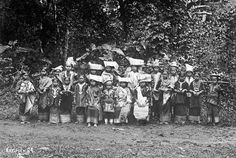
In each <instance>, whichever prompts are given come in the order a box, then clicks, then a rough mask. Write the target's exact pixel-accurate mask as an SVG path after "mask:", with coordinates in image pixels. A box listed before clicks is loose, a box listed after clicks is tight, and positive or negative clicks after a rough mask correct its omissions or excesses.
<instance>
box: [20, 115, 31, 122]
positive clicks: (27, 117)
mask: <svg viewBox="0 0 236 158" xmlns="http://www.w3.org/2000/svg"><path fill="white" fill-rule="evenodd" d="M19 119H20V121H22V122H25V121H28V120H29V116H25V115H20V116H19Z"/></svg>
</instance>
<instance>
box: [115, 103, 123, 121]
mask: <svg viewBox="0 0 236 158" xmlns="http://www.w3.org/2000/svg"><path fill="white" fill-rule="evenodd" d="M121 108H122V107H115V113H114V119H115V120H114V123H121V122H120V112H121Z"/></svg>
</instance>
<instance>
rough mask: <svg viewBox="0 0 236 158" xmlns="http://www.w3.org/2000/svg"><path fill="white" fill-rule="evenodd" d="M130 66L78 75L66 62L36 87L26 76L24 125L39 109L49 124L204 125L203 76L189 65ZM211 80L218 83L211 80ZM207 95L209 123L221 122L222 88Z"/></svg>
mask: <svg viewBox="0 0 236 158" xmlns="http://www.w3.org/2000/svg"><path fill="white" fill-rule="evenodd" d="M127 59H128V61H129V65H128V66H125V65H118V64H117V62H115V61H104V62H103V64H99V63H96V61H93V62H89V63H80V65H79V68H78V69H77V70H75V69H74V68H73V64H71V63H69V62H67V63H66V65H65V68H64V70H63V69H62V67H61V66H59V67H57V68H54V69H53V71H52V73H51V74H48V67H44V68H43V69H42V70H41V72H40V77H39V79H38V82H33V81H32V80H31V78H30V77H29V74H28V73H27V72H23V73H22V79H21V80H20V81H19V82H18V84H17V87H16V89H17V92H18V96H19V98H20V99H19V100H20V107H19V115H20V120H21V122H22V123H27V122H29V116H30V112H31V110H32V108H33V106H34V105H35V104H36V103H37V105H38V121H43V122H44V121H49V122H50V123H59V122H62V123H66V122H71V121H74V122H76V123H87V125H88V126H98V124H101V123H104V124H128V123H129V121H130V120H136V122H137V123H139V124H146V123H147V122H149V121H150V120H155V121H157V122H159V123H160V124H169V123H170V122H172V121H174V123H177V124H185V123H186V121H190V122H191V123H200V122H201V121H200V120H201V118H200V112H201V102H202V101H201V95H202V94H203V93H206V91H204V88H203V82H202V81H201V76H200V74H199V73H198V72H194V69H193V66H191V65H189V64H185V65H178V64H177V62H169V63H168V64H164V65H163V64H162V62H161V61H160V60H157V59H156V60H153V61H152V62H149V63H147V64H145V62H144V60H141V59H134V58H131V57H127ZM212 80H216V78H215V77H214V76H212ZM209 87H210V89H209V91H208V92H207V94H208V99H207V108H208V110H207V112H208V123H213V124H217V123H219V121H220V119H219V107H218V98H219V97H218V96H219V93H218V91H219V85H218V84H217V82H212V83H210V86H209Z"/></svg>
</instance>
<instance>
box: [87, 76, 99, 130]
mask: <svg viewBox="0 0 236 158" xmlns="http://www.w3.org/2000/svg"><path fill="white" fill-rule="evenodd" d="M88 79H89V81H90V86H89V87H88V89H87V100H88V107H87V123H88V127H90V126H91V123H93V124H94V126H95V127H97V125H98V118H99V110H100V109H101V104H100V103H101V90H100V88H99V86H98V84H97V83H98V82H102V78H101V76H97V75H89V76H88Z"/></svg>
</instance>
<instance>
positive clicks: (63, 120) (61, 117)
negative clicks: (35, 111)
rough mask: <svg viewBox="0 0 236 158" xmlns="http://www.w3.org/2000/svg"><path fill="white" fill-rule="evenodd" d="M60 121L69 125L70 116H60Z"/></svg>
mask: <svg viewBox="0 0 236 158" xmlns="http://www.w3.org/2000/svg"><path fill="white" fill-rule="evenodd" d="M60 120H61V123H70V122H71V116H70V114H60Z"/></svg>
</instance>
